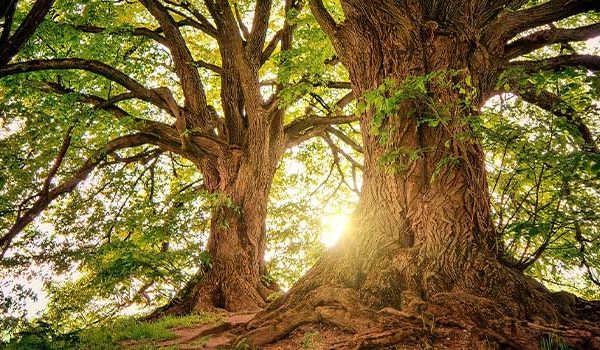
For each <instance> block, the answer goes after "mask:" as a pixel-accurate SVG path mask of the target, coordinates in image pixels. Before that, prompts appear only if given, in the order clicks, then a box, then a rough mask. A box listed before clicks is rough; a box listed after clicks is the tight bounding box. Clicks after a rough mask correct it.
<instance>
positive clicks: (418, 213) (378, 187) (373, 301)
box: [242, 0, 569, 344]
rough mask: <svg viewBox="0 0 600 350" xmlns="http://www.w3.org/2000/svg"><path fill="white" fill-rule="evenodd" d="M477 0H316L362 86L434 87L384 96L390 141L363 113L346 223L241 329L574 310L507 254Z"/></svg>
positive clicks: (264, 336)
mask: <svg viewBox="0 0 600 350" xmlns="http://www.w3.org/2000/svg"><path fill="white" fill-rule="evenodd" d="M471 3H472V2H457V1H447V2H445V4H440V3H438V2H436V1H431V2H428V1H427V2H419V1H369V2H362V1H349V0H348V1H342V6H343V8H344V13H345V15H346V19H345V21H344V23H343V24H341V25H336V24H335V23H333V20H332V18H331V17H330V16H329V15H328V14H327V13H326V12H325V10H324V7H322V4H321V2H320V1H317V0H315V1H312V2H311V4H312V9H313V13H315V16H316V17H317V19H318V20H319V21H320V23H321V26H322V27H323V29H324V30H325V31H326V32H328V34H329V35H330V36H331V37H332V38H333V42H334V46H335V47H336V50H337V52H338V54H339V57H340V60H341V61H342V62H343V63H344V65H345V66H346V67H347V68H348V70H349V73H350V78H351V82H352V88H353V91H354V93H355V95H356V96H363V95H364V94H365V93H366V92H368V91H371V90H373V89H375V88H377V87H379V86H380V85H381V84H382V83H384V82H385V81H386V80H389V79H392V80H394V81H396V82H403V81H406V79H407V78H409V77H411V76H412V77H424V76H426V75H428V74H430V77H431V76H434V75H431V74H433V73H436V72H437V73H439V74H438V75H437V77H435V78H422V79H421V80H420V82H421V83H424V84H426V90H427V93H426V94H422V95H418V94H417V95H415V94H413V95H410V96H409V97H404V98H402V97H400V98H396V100H395V102H394V103H395V105H394V106H393V108H388V109H390V110H393V111H394V113H393V114H388V115H386V116H385V118H384V121H383V122H382V123H381V124H382V125H381V126H380V128H385V130H386V131H387V132H389V134H388V137H387V141H386V142H381V139H380V136H381V135H375V134H373V132H372V130H373V124H374V118H375V113H376V112H377V111H376V110H375V108H372V109H371V110H368V111H367V112H365V113H364V114H363V115H362V117H361V130H362V136H363V141H364V149H365V165H364V182H363V189H362V193H361V198H360V201H359V203H358V207H357V209H356V211H355V213H354V215H353V217H352V219H351V224H350V225H349V227H350V229H349V230H348V232H346V234H345V236H344V237H342V240H341V242H340V243H339V244H338V246H337V247H335V248H334V249H333V250H331V251H329V252H328V253H327V254H326V255H325V256H324V257H323V258H322V259H321V260H320V261H319V262H318V263H317V265H316V266H315V267H313V268H312V269H311V270H310V271H309V272H308V274H307V275H306V276H305V277H303V278H302V279H301V280H300V281H299V282H298V283H297V284H296V285H295V286H294V287H293V288H292V289H291V290H290V291H289V293H288V294H287V295H286V296H285V297H283V298H282V299H280V300H278V301H276V302H275V303H274V304H272V305H271V306H270V307H269V308H268V309H267V310H266V311H264V312H263V313H261V314H259V315H258V317H257V318H256V319H255V320H254V321H253V322H252V323H251V324H250V328H251V331H250V332H249V333H247V334H245V335H243V336H242V337H243V338H245V339H246V340H247V341H250V342H253V343H255V344H267V343H270V342H273V341H275V340H277V339H280V338H281V337H284V336H285V335H287V334H289V332H291V331H292V330H294V329H295V328H296V327H298V326H300V325H302V324H304V323H307V322H317V321H323V322H326V323H329V324H333V325H336V326H338V327H340V328H342V329H347V330H351V331H353V332H361V331H365V330H368V329H372V328H373V327H374V326H373V325H374V324H375V323H377V322H376V320H377V319H378V317H379V316H377V315H376V311H377V310H388V311H389V310H401V311H400V312H399V314H407V313H410V314H415V313H416V314H421V315H422V314H423V312H427V313H429V314H433V315H434V316H435V317H436V319H437V318H444V317H445V316H448V315H453V316H456V315H458V316H459V318H463V319H467V320H469V319H470V320H471V321H473V320H475V321H476V322H481V323H483V324H485V323H486V322H488V321H489V322H493V320H495V319H500V318H502V317H514V318H516V319H532V318H541V319H545V320H547V321H549V322H554V321H556V320H558V319H559V316H561V315H566V313H568V312H569V305H567V304H564V305H561V306H559V305H557V303H556V302H554V300H553V295H552V293H550V292H549V291H548V290H546V289H545V288H544V287H543V286H542V285H541V284H539V283H538V282H536V281H534V280H533V279H531V278H529V277H526V276H524V275H523V274H522V273H521V272H519V271H516V270H513V269H511V268H509V267H507V266H505V265H504V264H503V263H502V261H501V259H500V257H501V255H502V244H501V242H499V241H498V237H497V235H496V232H495V231H494V227H493V224H492V222H491V218H490V202H489V193H488V186H487V181H486V170H485V164H484V153H483V150H482V148H481V145H480V143H479V142H478V140H477V138H476V136H475V135H474V133H473V130H472V128H471V127H470V125H469V122H468V119H469V118H470V117H472V116H473V115H475V114H476V111H477V110H478V109H479V107H480V105H481V104H482V103H483V102H484V98H485V97H486V96H487V95H489V94H490V93H491V91H492V89H493V88H494V84H495V82H496V80H497V78H498V74H499V63H498V62H497V61H496V59H497V57H499V53H496V52H493V51H489V50H491V49H490V48H488V47H486V46H485V45H484V44H483V43H482V42H481V33H480V30H479V28H478V27H477V25H480V24H481V23H473V22H476V21H477V20H478V19H480V18H481V16H479V15H478V14H477V13H474V12H476V11H478V10H479V9H478V8H477V7H476V6H473V7H472V6H471ZM442 19H445V20H446V21H447V22H446V23H442V21H441V20H442ZM442 72H445V73H442ZM418 80H419V79H416V80H415V83H418V82H419V81H418ZM471 90H473V91H471ZM392 95H393V92H390V93H389V95H388V96H387V97H392ZM467 97H468V99H469V100H467ZM378 118H381V116H380V115H379V116H378ZM432 118H434V119H436V122H431V121H432ZM390 155H394V156H393V157H391V158H390ZM382 159H387V161H386V162H382ZM390 159H392V160H391V161H390ZM484 327H485V326H484ZM382 329H385V327H384V326H382ZM394 336H396V335H393V334H392V336H391V338H393V339H396V338H397V336H396V338H394Z"/></svg>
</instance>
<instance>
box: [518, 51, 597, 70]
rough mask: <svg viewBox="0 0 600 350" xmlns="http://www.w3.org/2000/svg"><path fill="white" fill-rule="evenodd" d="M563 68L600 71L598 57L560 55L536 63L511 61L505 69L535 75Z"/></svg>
mask: <svg viewBox="0 0 600 350" xmlns="http://www.w3.org/2000/svg"><path fill="white" fill-rule="evenodd" d="M564 67H584V68H587V69H589V70H591V71H593V72H597V71H598V70H600V56H594V55H562V56H556V57H552V58H547V59H544V60H538V61H512V62H510V63H509V64H508V65H507V68H522V69H524V70H525V71H526V72H530V73H536V72H539V71H543V70H550V71H557V70H560V69H562V68H564Z"/></svg>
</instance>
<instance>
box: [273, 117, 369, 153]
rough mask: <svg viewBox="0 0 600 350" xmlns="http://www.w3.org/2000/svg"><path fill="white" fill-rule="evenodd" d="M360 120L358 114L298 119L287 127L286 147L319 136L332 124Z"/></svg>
mask: <svg viewBox="0 0 600 350" xmlns="http://www.w3.org/2000/svg"><path fill="white" fill-rule="evenodd" d="M357 120H358V117H357V116H354V115H349V116H334V117H317V116H310V117H307V118H302V119H297V120H295V121H293V122H291V123H290V124H288V125H287V126H286V127H285V129H284V130H285V144H286V148H290V147H293V146H296V145H298V144H300V143H302V142H304V141H306V140H308V139H310V138H312V137H315V136H318V135H319V134H320V133H322V132H323V131H325V130H326V129H327V128H328V127H329V126H331V125H337V124H348V123H352V122H355V121H357Z"/></svg>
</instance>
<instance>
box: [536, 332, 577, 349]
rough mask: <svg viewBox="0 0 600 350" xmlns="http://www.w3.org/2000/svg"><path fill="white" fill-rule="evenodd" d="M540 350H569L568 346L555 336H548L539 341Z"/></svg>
mask: <svg viewBox="0 0 600 350" xmlns="http://www.w3.org/2000/svg"><path fill="white" fill-rule="evenodd" d="M540 349H541V350H569V349H570V348H569V345H568V344H567V343H566V342H565V340H564V339H563V338H562V337H561V336H559V335H557V334H554V333H552V334H548V335H547V336H545V337H543V338H542V340H541V341H540Z"/></svg>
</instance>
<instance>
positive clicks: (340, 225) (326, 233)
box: [321, 214, 349, 247]
mask: <svg viewBox="0 0 600 350" xmlns="http://www.w3.org/2000/svg"><path fill="white" fill-rule="evenodd" d="M348 219H349V217H348V215H347V214H334V215H327V216H324V217H323V218H322V219H321V228H322V229H323V231H322V233H321V243H323V244H324V245H325V246H326V247H333V246H334V245H335V244H336V243H337V241H338V240H339V239H340V237H341V236H342V233H343V232H344V230H345V229H346V226H347V225H348Z"/></svg>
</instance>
